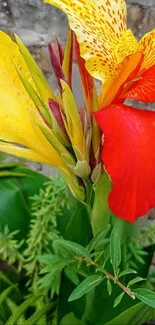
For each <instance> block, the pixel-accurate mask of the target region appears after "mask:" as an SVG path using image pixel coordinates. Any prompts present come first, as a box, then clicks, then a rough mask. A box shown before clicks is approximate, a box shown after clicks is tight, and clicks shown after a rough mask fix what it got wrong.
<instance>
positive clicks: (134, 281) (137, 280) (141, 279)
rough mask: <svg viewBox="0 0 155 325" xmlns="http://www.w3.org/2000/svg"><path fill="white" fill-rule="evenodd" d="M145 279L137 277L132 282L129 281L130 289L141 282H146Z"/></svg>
mask: <svg viewBox="0 0 155 325" xmlns="http://www.w3.org/2000/svg"><path fill="white" fill-rule="evenodd" d="M144 280H145V279H143V278H141V277H140V276H137V277H136V278H134V279H132V280H131V281H129V283H128V287H131V286H132V285H133V284H135V283H137V282H140V281H144Z"/></svg>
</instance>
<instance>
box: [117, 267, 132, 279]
mask: <svg viewBox="0 0 155 325" xmlns="http://www.w3.org/2000/svg"><path fill="white" fill-rule="evenodd" d="M132 273H135V274H137V271H135V270H133V269H128V270H124V271H122V272H120V274H119V276H118V278H121V277H122V276H124V275H127V274H132Z"/></svg>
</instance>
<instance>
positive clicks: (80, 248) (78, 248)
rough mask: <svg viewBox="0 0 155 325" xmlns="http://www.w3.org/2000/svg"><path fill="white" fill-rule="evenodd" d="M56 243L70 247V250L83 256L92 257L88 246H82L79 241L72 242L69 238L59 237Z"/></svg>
mask: <svg viewBox="0 0 155 325" xmlns="http://www.w3.org/2000/svg"><path fill="white" fill-rule="evenodd" d="M55 244H57V245H60V246H62V247H63V248H66V249H68V250H69V251H70V252H73V253H75V254H76V255H78V256H83V257H85V258H88V259H90V255H89V253H88V251H87V250H86V248H84V247H83V246H81V245H79V244H77V243H74V242H71V241H69V240H64V239H59V240H56V241H55Z"/></svg>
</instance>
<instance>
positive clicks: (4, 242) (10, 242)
mask: <svg viewBox="0 0 155 325" xmlns="http://www.w3.org/2000/svg"><path fill="white" fill-rule="evenodd" d="M18 232H19V230H16V231H14V232H10V231H9V228H8V226H7V225H6V226H5V228H4V230H3V231H1V232H0V259H1V260H2V261H6V262H7V263H8V264H10V265H13V264H14V263H15V262H18V270H19V271H20V270H21V268H22V266H23V263H24V258H23V255H22V254H21V253H20V252H19V249H20V248H21V246H22V245H23V242H24V240H22V241H20V242H18V241H17V240H16V239H15V236H16V234H17V233H18Z"/></svg>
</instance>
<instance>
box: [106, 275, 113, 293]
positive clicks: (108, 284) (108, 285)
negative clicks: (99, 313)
mask: <svg viewBox="0 0 155 325" xmlns="http://www.w3.org/2000/svg"><path fill="white" fill-rule="evenodd" d="M107 291H108V294H109V296H111V294H112V285H111V282H110V280H109V279H108V278H107Z"/></svg>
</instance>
